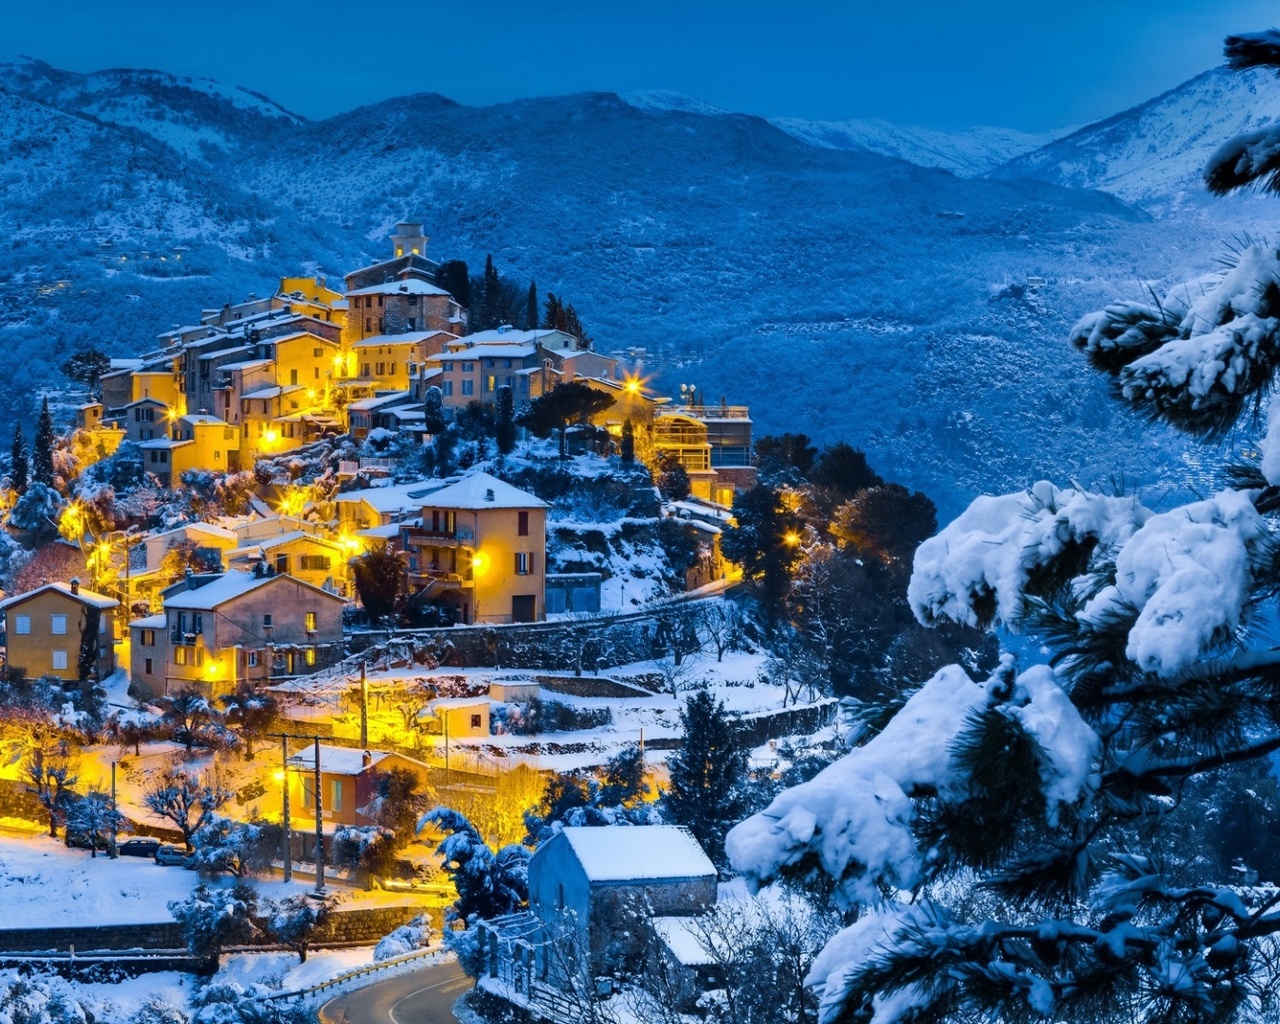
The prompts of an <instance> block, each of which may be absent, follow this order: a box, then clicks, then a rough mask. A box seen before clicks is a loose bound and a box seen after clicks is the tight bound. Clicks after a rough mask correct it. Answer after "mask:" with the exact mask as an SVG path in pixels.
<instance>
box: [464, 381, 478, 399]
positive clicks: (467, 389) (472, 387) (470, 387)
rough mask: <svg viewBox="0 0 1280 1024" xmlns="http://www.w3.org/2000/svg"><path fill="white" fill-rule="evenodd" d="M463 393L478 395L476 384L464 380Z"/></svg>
mask: <svg viewBox="0 0 1280 1024" xmlns="http://www.w3.org/2000/svg"><path fill="white" fill-rule="evenodd" d="M462 393H463V394H464V395H474V394H475V393H476V382H475V381H473V380H464V381H463V382H462Z"/></svg>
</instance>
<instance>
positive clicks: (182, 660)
mask: <svg viewBox="0 0 1280 1024" xmlns="http://www.w3.org/2000/svg"><path fill="white" fill-rule="evenodd" d="M173 663H174V664H175V665H185V664H186V663H187V648H186V647H183V646H181V645H179V646H177V647H175V648H174V649H173Z"/></svg>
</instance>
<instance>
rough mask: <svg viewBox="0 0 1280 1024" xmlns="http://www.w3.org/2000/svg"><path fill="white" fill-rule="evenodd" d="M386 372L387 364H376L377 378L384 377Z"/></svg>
mask: <svg viewBox="0 0 1280 1024" xmlns="http://www.w3.org/2000/svg"><path fill="white" fill-rule="evenodd" d="M386 372H387V364H386V363H379V364H378V376H379V377H382V376H385V375H386Z"/></svg>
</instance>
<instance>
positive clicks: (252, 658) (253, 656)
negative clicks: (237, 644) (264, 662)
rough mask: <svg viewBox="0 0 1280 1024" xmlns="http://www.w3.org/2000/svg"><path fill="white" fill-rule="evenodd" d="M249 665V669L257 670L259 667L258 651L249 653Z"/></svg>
mask: <svg viewBox="0 0 1280 1024" xmlns="http://www.w3.org/2000/svg"><path fill="white" fill-rule="evenodd" d="M248 665H249V667H250V668H257V667H258V652H257V651H250V652H249V661H248Z"/></svg>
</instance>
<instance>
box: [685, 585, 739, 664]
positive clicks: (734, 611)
mask: <svg viewBox="0 0 1280 1024" xmlns="http://www.w3.org/2000/svg"><path fill="white" fill-rule="evenodd" d="M694 628H695V629H696V630H697V633H698V636H699V638H701V639H703V640H704V641H705V642H706V643H709V644H710V645H711V646H712V647H714V648H715V652H716V661H718V662H721V661H724V655H725V652H726V651H730V650H734V649H735V648H736V647H737V645H739V644H740V643H741V642H742V616H741V614H740V613H739V612H738V606H737V605H735V604H734V603H733V602H732V601H726V600H725V599H724V598H720V599H719V600H709V601H700V602H699V603H698V610H697V612H696V617H695V619H694Z"/></svg>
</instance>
